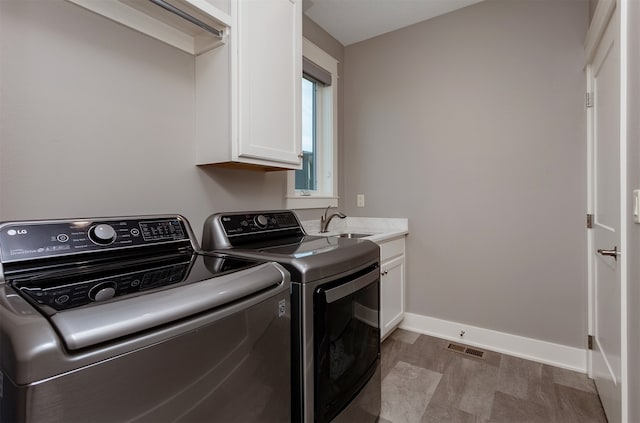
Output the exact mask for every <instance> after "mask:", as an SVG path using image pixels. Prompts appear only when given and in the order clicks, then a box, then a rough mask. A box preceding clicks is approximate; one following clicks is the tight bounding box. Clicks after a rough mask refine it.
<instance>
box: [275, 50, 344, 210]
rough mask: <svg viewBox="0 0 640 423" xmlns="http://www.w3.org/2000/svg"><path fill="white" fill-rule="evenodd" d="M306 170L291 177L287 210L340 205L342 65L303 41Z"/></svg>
mask: <svg viewBox="0 0 640 423" xmlns="http://www.w3.org/2000/svg"><path fill="white" fill-rule="evenodd" d="M303 56H304V60H303V61H304V66H303V69H304V75H303V77H302V169H300V170H296V171H290V172H288V175H287V186H288V188H287V199H286V200H287V201H286V203H287V204H286V207H287V208H293V209H301V208H320V207H327V206H329V205H331V206H332V207H337V205H338V197H337V194H338V192H337V191H338V190H337V182H338V180H337V172H336V170H337V164H338V163H337V97H338V94H337V93H338V62H337V61H336V60H335V59H334V58H333V57H331V56H329V55H328V54H327V53H325V52H324V51H323V50H321V49H320V48H319V47H317V46H315V45H314V44H312V43H311V42H309V41H308V40H303Z"/></svg>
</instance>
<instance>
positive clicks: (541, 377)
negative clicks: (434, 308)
mask: <svg viewBox="0 0 640 423" xmlns="http://www.w3.org/2000/svg"><path fill="white" fill-rule="evenodd" d="M448 344H449V341H445V340H443V339H439V338H434V337H431V336H427V335H420V334H417V333H413V332H409V331H405V330H402V329H397V330H396V331H395V332H393V333H392V334H391V335H390V336H389V337H388V338H387V339H386V340H385V341H384V342H383V343H382V410H381V413H380V422H381V423H389V422H391V423H410V422H411V423H418V422H419V423H424V422H433V423H441V422H442V423H445V422H455V423H467V422H469V423H472V422H477V423H498V422H508V423H533V422H540V423H572V422H576V423H578V422H579V423H587V422H603V423H606V421H607V419H606V417H605V415H604V411H603V409H602V405H601V404H600V399H599V398H598V395H597V394H596V390H595V386H594V384H593V381H592V380H590V379H588V378H587V377H586V375H584V374H581V373H576V372H572V371H569V370H564V369H560V368H557V367H552V366H548V365H545V364H541V363H536V362H533V361H528V360H524V359H521V358H517V357H512V356H508V355H504V354H499V353H495V352H491V351H486V350H485V351H486V354H485V358H484V359H478V358H475V357H468V356H466V355H463V354H460V353H456V352H453V351H449V350H447V349H446V347H447V345H448Z"/></svg>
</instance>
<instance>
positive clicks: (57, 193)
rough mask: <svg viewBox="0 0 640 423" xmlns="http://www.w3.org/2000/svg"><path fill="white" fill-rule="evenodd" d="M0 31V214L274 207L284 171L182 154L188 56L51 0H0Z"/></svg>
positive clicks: (204, 212) (190, 83) (188, 149)
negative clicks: (212, 163) (210, 162)
mask: <svg viewBox="0 0 640 423" xmlns="http://www.w3.org/2000/svg"><path fill="white" fill-rule="evenodd" d="M306 32H307V31H306V26H305V34H306ZM322 35H323V34H322V32H321V30H320V31H318V30H316V31H315V32H314V33H313V34H311V35H309V36H310V37H312V38H314V40H313V41H314V42H316V43H317V44H319V45H320V46H321V47H322V46H323V43H329V46H330V47H331V48H333V49H334V50H335V45H332V44H331V42H330V41H331V40H330V39H328V38H327V37H326V36H324V37H323V36H322ZM334 41H335V40H334ZM0 43H1V44H0V47H1V49H0V52H1V54H0V61H1V62H0V69H1V73H0V92H1V93H2V95H1V96H0V111H1V115H0V118H1V119H0V120H1V123H2V125H1V127H0V220H15V219H38V218H57V217H78V216H110V215H126V214H145V213H181V214H184V215H185V216H186V217H187V218H188V219H189V221H190V222H191V224H192V225H193V227H194V230H195V231H196V233H197V234H198V235H200V231H201V228H202V223H203V221H204V219H205V218H206V217H207V216H208V215H209V214H210V213H212V212H216V211H230V210H250V209H270V208H281V207H283V204H284V203H283V198H284V192H285V191H284V190H285V188H284V186H285V174H284V172H273V173H261V172H251V171H244V170H228V169H216V168H211V167H196V166H195V165H194V163H195V161H194V144H193V142H194V141H193V140H194V129H193V126H194V119H195V113H194V60H193V57H191V56H189V55H187V54H185V53H182V52H179V51H178V50H176V49H174V48H172V47H169V46H167V45H165V44H163V43H161V42H159V41H156V40H153V39H151V38H148V37H146V36H144V35H141V34H139V33H137V32H135V31H133V30H130V29H128V28H125V27H123V26H121V25H118V24H116V23H113V22H111V21H109V20H107V19H105V18H103V17H100V16H98V15H95V14H93V13H91V12H89V11H86V10H84V9H82V8H80V7H78V6H76V5H73V4H71V3H68V2H66V1H62V0H57V1H54V0H51V1H46V2H44V1H24V0H2V1H0ZM337 52H338V54H339V53H340V51H339V48H338V50H337ZM338 59H339V60H340V59H342V58H341V57H338ZM300 214H301V215H302V217H303V218H317V217H318V216H319V214H320V213H319V211H317V210H312V211H304V212H301V213H300Z"/></svg>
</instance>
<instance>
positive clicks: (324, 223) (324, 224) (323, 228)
mask: <svg viewBox="0 0 640 423" xmlns="http://www.w3.org/2000/svg"><path fill="white" fill-rule="evenodd" d="M329 208H331V206H329V207H327V208H326V209H325V210H324V214H323V215H322V216H320V233H325V232H329V231H328V229H327V228H328V227H329V222H331V219H333V218H334V217H336V216H338V217H339V218H340V219H344V218H345V217H347V215H346V214H344V213H340V212H337V213H334V214H332V215H331V216H329V217H328V218H327V212H328V211H329Z"/></svg>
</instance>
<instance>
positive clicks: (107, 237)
mask: <svg viewBox="0 0 640 423" xmlns="http://www.w3.org/2000/svg"><path fill="white" fill-rule="evenodd" d="M89 239H90V240H91V242H93V243H94V244H98V245H109V244H111V243H112V242H113V241H115V240H116V230H115V229H113V227H112V226H111V225H107V224H106V223H101V224H99V225H96V226H93V227H92V228H91V229H89Z"/></svg>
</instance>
